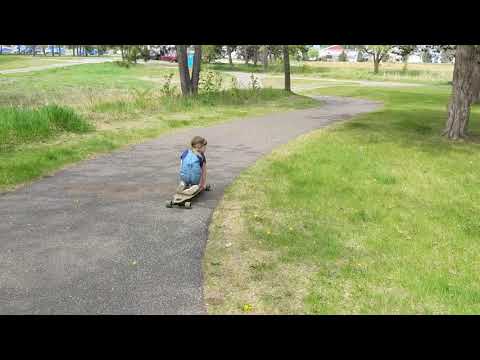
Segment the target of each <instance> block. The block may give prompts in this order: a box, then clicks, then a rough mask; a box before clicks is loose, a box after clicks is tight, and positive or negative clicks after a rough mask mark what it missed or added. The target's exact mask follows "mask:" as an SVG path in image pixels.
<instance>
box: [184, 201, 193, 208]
mask: <svg viewBox="0 0 480 360" xmlns="http://www.w3.org/2000/svg"><path fill="white" fill-rule="evenodd" d="M185 207H186V208H187V209H191V208H192V204H191V203H190V201H186V202H185Z"/></svg>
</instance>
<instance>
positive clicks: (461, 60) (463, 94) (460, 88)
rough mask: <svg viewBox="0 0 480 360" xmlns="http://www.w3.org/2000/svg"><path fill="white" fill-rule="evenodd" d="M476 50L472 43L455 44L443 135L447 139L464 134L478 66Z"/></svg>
mask: <svg viewBox="0 0 480 360" xmlns="http://www.w3.org/2000/svg"><path fill="white" fill-rule="evenodd" d="M478 59H479V56H478V51H477V50H476V48H475V47H474V46H473V45H457V49H456V53H455V66H454V70H453V84H452V97H451V99H450V104H449V108H448V119H447V123H446V127H445V130H444V132H443V135H446V136H447V137H448V138H449V139H453V140H456V139H459V138H463V137H465V136H466V133H467V129H468V120H469V118H470V105H471V103H472V101H473V98H474V95H476V94H474V93H473V92H474V88H475V86H474V81H475V79H474V78H475V77H476V76H475V73H476V67H477V66H478Z"/></svg>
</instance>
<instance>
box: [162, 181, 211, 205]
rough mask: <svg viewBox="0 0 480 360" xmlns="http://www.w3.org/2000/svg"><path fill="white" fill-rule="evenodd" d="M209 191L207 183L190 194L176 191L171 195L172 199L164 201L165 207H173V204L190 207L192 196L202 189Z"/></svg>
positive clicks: (209, 187)
mask: <svg viewBox="0 0 480 360" xmlns="http://www.w3.org/2000/svg"><path fill="white" fill-rule="evenodd" d="M204 190H205V191H210V190H211V185H210V184H207V185H206V186H205V187H204V188H200V189H199V190H198V191H197V192H195V193H193V194H192V195H187V194H179V193H176V194H175V195H173V199H172V200H168V201H167V203H166V206H167V207H170V208H171V207H173V205H178V206H182V205H183V206H184V207H186V208H188V209H189V208H191V203H190V200H191V199H193V198H194V197H196V196H198V194H200V193H201V192H202V191H204Z"/></svg>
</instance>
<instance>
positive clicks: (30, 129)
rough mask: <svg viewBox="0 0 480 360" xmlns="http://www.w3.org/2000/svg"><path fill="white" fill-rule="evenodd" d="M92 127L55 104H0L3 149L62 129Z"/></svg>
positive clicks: (73, 131)
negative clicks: (18, 106) (25, 106)
mask: <svg viewBox="0 0 480 360" xmlns="http://www.w3.org/2000/svg"><path fill="white" fill-rule="evenodd" d="M91 130H93V127H92V126H91V125H90V124H89V123H88V122H87V121H85V119H83V118H82V117H80V116H79V115H78V114H76V113H75V112H74V111H73V110H72V109H69V108H62V107H59V106H56V105H48V106H43V107H40V108H38V109H25V108H15V107H10V108H8V107H7V108H0V149H1V148H5V147H6V146H15V145H19V144H24V143H29V142H34V141H41V140H45V139H48V138H51V137H53V136H55V135H56V134H58V133H60V132H72V133H85V132H88V131H91Z"/></svg>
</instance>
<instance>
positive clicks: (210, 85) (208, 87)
mask: <svg viewBox="0 0 480 360" xmlns="http://www.w3.org/2000/svg"><path fill="white" fill-rule="evenodd" d="M222 82H223V79H222V75H221V74H220V73H218V72H215V71H211V70H208V71H205V72H203V73H201V74H200V83H199V91H200V92H202V93H210V92H218V91H220V90H222Z"/></svg>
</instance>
